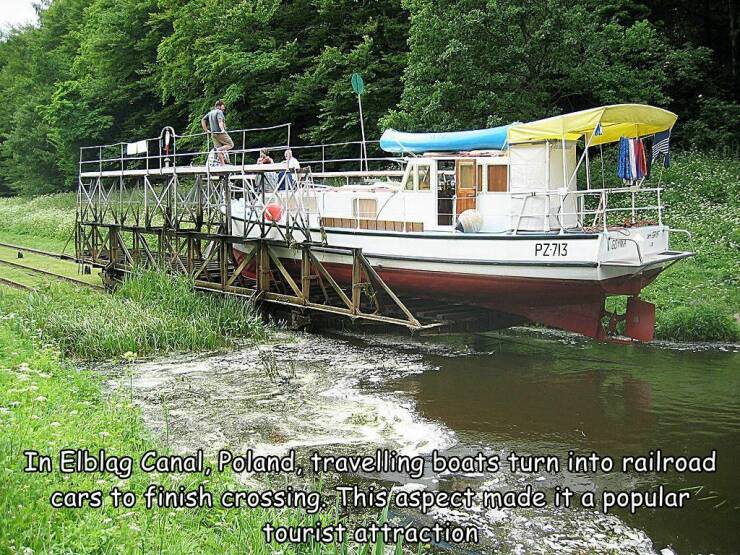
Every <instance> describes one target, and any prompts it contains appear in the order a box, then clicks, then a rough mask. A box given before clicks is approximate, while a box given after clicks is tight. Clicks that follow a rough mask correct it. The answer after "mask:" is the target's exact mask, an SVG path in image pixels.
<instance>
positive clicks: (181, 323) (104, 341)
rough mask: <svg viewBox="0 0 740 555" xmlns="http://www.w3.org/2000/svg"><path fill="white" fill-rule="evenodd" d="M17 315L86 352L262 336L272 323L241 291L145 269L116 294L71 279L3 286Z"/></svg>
mask: <svg viewBox="0 0 740 555" xmlns="http://www.w3.org/2000/svg"><path fill="white" fill-rule="evenodd" d="M2 312H4V313H6V314H9V313H12V314H15V315H17V317H18V320H19V322H20V323H21V324H22V325H23V326H24V327H25V329H26V330H27V331H28V333H33V334H36V335H37V336H38V337H39V338H40V339H41V340H42V341H52V342H54V343H55V344H56V345H58V346H59V348H60V349H61V350H62V352H63V353H64V354H66V355H69V356H72V357H75V358H78V359H86V360H102V359H107V358H115V357H118V356H120V355H122V354H123V353H126V352H128V351H131V352H136V353H138V354H139V355H149V354H154V353H158V354H162V353H167V352H172V351H203V350H211V349H217V348H220V347H227V346H229V345H231V344H232V343H233V342H234V341H238V340H242V339H251V340H260V339H262V338H263V337H264V336H265V333H266V332H265V328H264V325H263V324H262V321H261V319H260V318H259V315H258V314H257V313H256V311H255V310H254V308H253V307H252V306H251V305H249V304H247V303H245V302H243V301H242V300H240V299H234V298H230V297H229V298H222V297H218V296H216V295H208V294H204V293H198V292H195V291H194V290H193V287H192V283H191V281H190V280H189V279H187V278H185V277H179V278H176V279H170V278H169V277H167V276H165V275H163V274H160V273H158V272H154V271H145V272H140V273H139V274H137V275H135V276H133V277H132V278H130V279H129V280H127V281H126V282H125V283H124V284H123V285H122V286H121V287H120V288H119V289H117V290H116V291H115V292H114V293H113V294H111V295H105V294H102V293H97V292H94V291H89V290H86V289H81V288H77V287H75V286H73V285H68V284H64V283H59V284H50V285H48V286H46V287H42V288H41V289H40V290H38V291H36V292H33V293H27V292H25V291H16V290H11V289H8V288H4V287H3V288H0V313H2Z"/></svg>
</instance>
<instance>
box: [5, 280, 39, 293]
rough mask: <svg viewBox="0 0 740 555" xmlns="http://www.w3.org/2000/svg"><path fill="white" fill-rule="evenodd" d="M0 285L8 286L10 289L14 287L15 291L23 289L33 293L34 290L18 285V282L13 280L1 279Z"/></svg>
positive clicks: (21, 284)
mask: <svg viewBox="0 0 740 555" xmlns="http://www.w3.org/2000/svg"><path fill="white" fill-rule="evenodd" d="M0 285H7V286H8V287H12V288H13V289H22V290H24V291H31V290H32V289H33V287H30V286H28V285H24V284H23V283H18V282H17V281H13V280H12V279H8V278H4V277H0Z"/></svg>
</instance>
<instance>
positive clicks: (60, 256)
mask: <svg viewBox="0 0 740 555" xmlns="http://www.w3.org/2000/svg"><path fill="white" fill-rule="evenodd" d="M0 247H5V248H6V249H13V250H17V251H23V252H30V253H33V254H40V255H42V256H49V257H51V258H58V259H60V260H76V259H75V257H74V256H72V255H71V254H61V253H56V252H48V251H42V250H41V249H34V248H31V247H20V246H18V245H11V244H10V243H1V242H0Z"/></svg>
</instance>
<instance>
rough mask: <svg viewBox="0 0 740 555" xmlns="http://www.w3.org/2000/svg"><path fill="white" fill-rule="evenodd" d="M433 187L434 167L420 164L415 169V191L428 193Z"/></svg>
mask: <svg viewBox="0 0 740 555" xmlns="http://www.w3.org/2000/svg"><path fill="white" fill-rule="evenodd" d="M431 186H432V167H431V166H430V165H429V164H419V165H417V166H416V167H415V168H414V189H415V190H417V191H428V190H429V189H431Z"/></svg>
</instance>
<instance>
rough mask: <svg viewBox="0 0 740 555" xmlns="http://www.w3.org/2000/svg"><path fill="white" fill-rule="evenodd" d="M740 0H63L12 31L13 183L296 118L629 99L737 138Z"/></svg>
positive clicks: (35, 185)
mask: <svg viewBox="0 0 740 555" xmlns="http://www.w3.org/2000/svg"><path fill="white" fill-rule="evenodd" d="M735 11H736V10H735V9H734V4H733V2H732V0H729V1H728V2H723V3H721V4H718V5H717V7H716V9H707V10H703V11H702V10H697V9H696V5H695V3H694V2H690V1H689V0H679V1H671V2H669V1H667V0H665V1H662V0H658V1H653V2H646V1H640V0H606V1H605V0H573V1H565V0H532V1H530V2H518V1H515V0H381V1H372V0H296V1H293V2H280V1H278V0H234V1H233V2H222V1H220V0H92V1H89V0H49V1H47V2H44V3H43V4H42V5H41V6H40V7H39V21H38V24H36V25H34V26H25V27H21V28H15V29H9V30H6V31H4V32H3V33H2V36H0V101H1V102H2V104H3V107H4V109H3V110H2V112H0V192H2V191H3V190H4V191H5V192H6V193H7V192H12V191H15V192H21V193H27V194H31V193H40V192H52V191H60V190H69V189H71V188H73V187H74V184H75V174H76V170H77V162H78V156H79V147H80V146H81V145H89V144H98V143H103V142H105V143H108V142H116V141H121V140H135V139H139V138H142V137H151V136H156V135H158V134H159V131H160V130H161V128H162V127H163V126H164V125H172V126H174V127H175V128H176V129H177V130H178V131H181V132H182V131H184V130H194V129H197V126H198V120H199V119H200V117H201V115H202V114H203V113H204V112H205V111H206V110H207V109H208V108H209V107H210V106H211V105H212V104H213V101H214V100H215V99H216V98H219V97H221V98H224V99H225V100H226V102H227V105H228V106H229V114H228V120H229V121H228V124H229V126H230V127H232V128H235V127H257V126H265V125H274V124H278V123H285V122H287V121H290V122H291V123H293V124H294V126H295V129H296V130H297V133H295V134H294V140H297V141H299V142H335V141H348V140H356V139H357V138H358V136H359V133H358V131H359V125H358V124H359V122H358V114H357V104H356V98H355V95H354V93H353V92H352V88H351V86H350V76H351V75H352V73H354V72H357V73H360V74H361V75H362V76H363V78H364V80H365V83H366V85H367V88H366V92H365V96H364V97H363V108H364V112H365V118H366V125H367V130H368V136H369V137H376V136H377V135H378V134H379V133H380V132H381V131H382V129H383V128H384V127H387V126H395V127H399V128H403V129H406V130H415V129H417V130H418V129H429V130H431V129H435V130H450V129H461V128H469V127H473V126H475V127H478V126H486V125H496V124H501V123H509V122H511V121H517V120H519V121H522V120H528V119H535V118H540V117H546V116H548V115H553V114H557V113H561V112H564V111H570V110H577V109H582V108H588V107H593V106H595V105H598V104H604V103H614V102H648V103H653V104H657V105H661V106H664V107H667V108H670V109H673V110H674V111H676V112H678V114H679V116H680V117H681V120H680V125H679V127H678V133H679V134H678V135H677V138H678V140H680V141H682V142H683V143H684V144H685V145H687V146H694V147H699V148H714V147H717V146H721V147H728V148H731V149H735V150H736V149H737V148H738V145H739V144H740V136H739V132H738V130H737V126H736V125H735V122H737V119H738V115H740V105H739V104H738V102H737V98H736V92H735V91H736V90H737V88H738V87H737V81H738V79H737V66H738V63H737V55H736V54H737V35H738V30H737V28H738V23H737V14H736V13H735Z"/></svg>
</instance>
